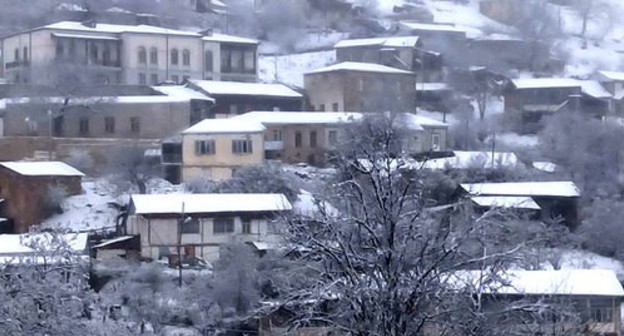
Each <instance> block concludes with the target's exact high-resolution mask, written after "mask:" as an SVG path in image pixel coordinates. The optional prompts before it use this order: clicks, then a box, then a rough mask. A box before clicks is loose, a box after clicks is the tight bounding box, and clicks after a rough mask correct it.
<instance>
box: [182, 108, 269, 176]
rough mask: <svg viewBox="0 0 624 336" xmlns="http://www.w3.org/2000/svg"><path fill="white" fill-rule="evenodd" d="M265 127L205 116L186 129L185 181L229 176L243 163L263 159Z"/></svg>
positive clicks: (184, 145) (183, 167) (253, 123)
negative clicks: (206, 117)
mask: <svg viewBox="0 0 624 336" xmlns="http://www.w3.org/2000/svg"><path fill="white" fill-rule="evenodd" d="M264 131H265V127H264V126H263V125H262V124H259V123H257V122H253V121H242V120H236V119H235V118H230V119H205V120H203V121H201V122H199V123H197V124H196V125H194V126H191V127H190V128H188V129H186V130H184V131H183V132H182V144H181V146H182V147H181V165H178V166H179V169H180V170H181V172H180V177H181V179H182V181H185V182H189V181H194V180H198V179H199V180H223V179H228V178H230V177H232V174H233V173H234V171H235V170H236V169H238V168H240V167H242V166H245V165H252V164H260V163H262V162H263V161H264V150H263V149H264ZM172 163H173V162H172ZM171 169H173V168H171Z"/></svg>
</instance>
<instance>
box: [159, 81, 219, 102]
mask: <svg viewBox="0 0 624 336" xmlns="http://www.w3.org/2000/svg"><path fill="white" fill-rule="evenodd" d="M152 89H154V90H156V91H158V92H160V93H162V94H165V95H167V96H171V97H178V98H181V99H195V100H207V101H211V102H214V101H215V100H214V99H213V98H210V97H208V96H206V95H205V94H203V93H201V92H198V91H195V90H193V89H191V88H188V87H186V86H185V85H160V86H152Z"/></svg>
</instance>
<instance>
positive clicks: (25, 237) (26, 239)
mask: <svg viewBox="0 0 624 336" xmlns="http://www.w3.org/2000/svg"><path fill="white" fill-rule="evenodd" d="M88 236H89V235H88V233H66V234H59V235H52V234H50V233H37V234H32V233H27V234H3V235H0V264H7V263H18V262H20V261H27V262H35V263H38V262H40V261H41V262H42V261H43V260H42V259H43V257H44V256H46V257H48V258H49V259H48V262H49V261H50V260H51V259H54V258H63V257H64V256H63V255H61V254H58V255H54V254H55V253H54V252H53V251H54V250H55V249H57V248H59V244H58V243H59V242H58V241H56V239H60V240H62V241H63V242H64V243H65V244H67V247H68V249H69V250H71V251H73V252H76V253H78V254H85V253H86V249H87V242H88V239H87V238H88ZM33 247H35V248H33ZM48 251H49V252H48ZM46 254H49V255H46Z"/></svg>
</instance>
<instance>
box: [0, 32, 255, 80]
mask: <svg viewBox="0 0 624 336" xmlns="http://www.w3.org/2000/svg"><path fill="white" fill-rule="evenodd" d="M257 46H258V41H256V40H252V39H248V38H243V37H237V36H230V35H224V34H216V33H212V32H206V33H205V34H199V33H194V32H188V31H181V30H174V29H167V28H162V27H156V26H148V25H137V26H129V25H116V24H105V23H97V22H94V21H88V22H74V21H62V22H57V23H53V24H50V25H47V26H43V27H39V28H35V29H31V30H28V31H24V32H21V33H17V34H13V35H10V36H7V37H5V38H3V39H2V51H3V52H2V71H3V75H4V77H5V78H6V79H7V80H8V81H9V82H17V83H19V82H33V83H37V82H39V83H45V82H50V80H49V79H50V78H51V76H54V75H58V73H60V74H61V75H62V76H63V78H66V79H67V80H69V81H71V80H72V79H73V77H72V76H80V75H85V74H86V73H88V74H89V76H90V77H89V79H90V81H91V82H94V83H101V84H102V83H109V84H156V83H161V82H164V81H173V82H176V83H179V82H182V81H184V79H211V80H233V81H247V82H252V81H255V80H256V79H257ZM55 72H57V73H56V74H55Z"/></svg>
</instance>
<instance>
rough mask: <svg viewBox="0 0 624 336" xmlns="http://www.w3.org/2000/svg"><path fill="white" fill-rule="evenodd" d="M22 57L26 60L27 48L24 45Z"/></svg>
mask: <svg viewBox="0 0 624 336" xmlns="http://www.w3.org/2000/svg"><path fill="white" fill-rule="evenodd" d="M22 54H23V55H22V56H23V57H24V61H25V62H28V48H26V47H24V52H23V53H22Z"/></svg>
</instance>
